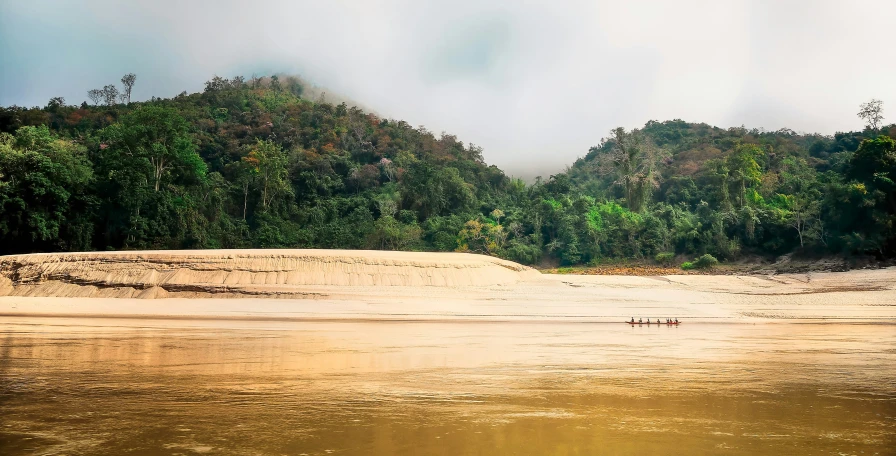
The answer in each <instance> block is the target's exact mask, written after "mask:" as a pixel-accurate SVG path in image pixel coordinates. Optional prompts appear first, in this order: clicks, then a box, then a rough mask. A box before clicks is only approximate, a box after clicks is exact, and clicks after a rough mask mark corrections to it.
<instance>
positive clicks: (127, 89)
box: [121, 73, 137, 103]
mask: <svg viewBox="0 0 896 456" xmlns="http://www.w3.org/2000/svg"><path fill="white" fill-rule="evenodd" d="M136 81H137V75H136V74H134V73H128V74H126V75H124V76H122V77H121V85H122V86H123V87H124V92H122V97H123V100H122V101H123V103H130V102H131V90H133V88H134V82H136Z"/></svg>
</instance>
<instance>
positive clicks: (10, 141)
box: [0, 125, 93, 253]
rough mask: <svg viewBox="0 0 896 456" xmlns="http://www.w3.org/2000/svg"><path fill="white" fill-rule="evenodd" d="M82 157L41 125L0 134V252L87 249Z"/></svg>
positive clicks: (86, 173) (88, 172) (89, 176)
mask: <svg viewBox="0 0 896 456" xmlns="http://www.w3.org/2000/svg"><path fill="white" fill-rule="evenodd" d="M85 152H86V151H85V149H84V147H83V146H80V145H77V144H75V143H73V142H71V141H65V140H62V139H59V138H58V137H57V136H56V135H54V134H53V133H51V132H50V130H49V129H48V128H47V127H46V126H44V125H42V126H40V127H22V128H20V129H19V130H18V131H16V135H15V136H14V137H13V136H12V135H9V134H7V133H0V246H2V247H0V253H14V252H22V251H34V250H38V251H40V250H57V249H63V250H66V249H87V248H89V245H90V235H91V230H92V227H91V223H90V221H89V218H88V216H89V213H88V207H89V205H90V202H89V199H90V198H89V196H88V194H87V192H88V187H89V184H90V183H91V181H92V180H93V171H92V167H91V164H90V161H89V160H88V159H87V154H86V153H85Z"/></svg>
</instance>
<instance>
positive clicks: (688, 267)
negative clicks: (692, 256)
mask: <svg viewBox="0 0 896 456" xmlns="http://www.w3.org/2000/svg"><path fill="white" fill-rule="evenodd" d="M681 269H684V270H685V271H690V270H691V269H694V263H691V262H690V261H685V262H684V263H681Z"/></svg>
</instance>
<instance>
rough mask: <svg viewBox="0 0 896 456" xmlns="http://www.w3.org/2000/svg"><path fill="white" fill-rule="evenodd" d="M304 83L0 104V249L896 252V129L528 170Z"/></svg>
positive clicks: (635, 140) (655, 139) (614, 146)
mask: <svg viewBox="0 0 896 456" xmlns="http://www.w3.org/2000/svg"><path fill="white" fill-rule="evenodd" d="M131 83H133V81H131ZM109 87H110V86H107V87H106V88H105V90H107V91H108V90H109ZM113 88H114V87H113ZM304 91H305V86H304V84H303V83H302V82H301V81H300V80H299V79H296V78H291V77H279V78H278V77H276V76H275V77H272V78H261V79H252V80H248V81H247V80H244V79H243V78H234V79H229V80H228V79H222V78H217V77H216V78H214V79H212V80H211V81H208V82H207V83H206V88H205V90H204V91H203V92H202V93H194V94H186V93H182V94H181V95H179V96H177V97H174V98H171V99H156V98H153V99H152V100H150V101H146V102H125V101H126V100H127V98H126V97H123V96H120V95H118V94H117V91H116V93H107V95H109V96H107V97H104V96H103V91H99V90H98V91H93V92H92V93H91V96H92V98H94V99H95V101H96V103H95V104H94V105H88V104H86V103H84V104H82V105H81V106H69V105H66V104H65V102H64V100H61V99H53V100H51V101H50V103H48V105H47V106H46V107H44V108H30V109H26V108H20V107H15V106H13V107H9V108H0V132H2V133H0V135H2V136H0V253H4V254H7V253H22V252H37V251H59V250H107V249H114V250H118V249H173V248H243V247H318V248H369V249H396V250H436V251H454V250H460V251H473V252H479V253H486V254H491V255H497V256H501V257H504V258H508V259H512V260H515V261H520V262H523V263H529V264H532V263H538V262H540V261H543V260H546V259H553V260H556V261H559V262H560V263H562V264H582V263H589V262H595V261H599V260H601V259H603V258H644V257H646V258H654V257H657V256H658V259H659V260H661V261H665V262H668V261H671V258H672V257H673V256H674V255H675V254H678V255H686V256H689V257H696V256H699V255H704V254H710V255H712V256H714V257H717V258H719V259H722V260H733V259H737V258H739V257H741V256H743V255H747V254H750V255H762V256H773V255H779V254H782V253H788V252H791V251H794V250H798V251H802V252H806V253H815V254H832V253H833V254H854V253H863V254H872V255H875V256H877V257H879V258H881V259H885V258H892V257H893V256H894V255H896V234H894V220H896V185H894V179H896V147H894V142H893V140H892V139H890V138H891V137H893V136H894V134H896V126H891V127H885V128H867V129H866V130H865V131H863V132H851V133H837V134H836V135H834V136H821V135H802V134H797V133H794V132H793V131H789V130H781V131H776V132H764V131H758V130H747V129H744V128H730V129H720V128H717V127H711V126H709V125H705V124H691V123H686V122H683V121H680V120H675V121H668V122H653V121H651V122H648V123H647V125H645V126H644V128H641V129H638V130H634V131H625V130H623V129H616V130H614V131H613V132H611V133H610V135H609V136H608V137H607V138H606V139H604V140H602V141H601V142H600V143H599V144H598V145H597V146H595V147H593V148H592V149H591V150H590V151H588V153H587V155H585V156H584V157H583V158H581V159H579V160H578V161H576V162H575V163H574V164H573V165H572V166H571V167H570V168H569V169H568V170H567V172H565V173H561V174H558V175H555V176H551V178H550V179H548V180H546V181H543V182H542V181H539V182H536V183H535V184H533V185H526V184H525V183H523V182H522V181H519V180H515V179H510V178H508V177H507V176H506V175H505V174H504V173H503V172H502V171H501V170H500V169H498V168H496V167H494V166H488V165H487V164H486V163H485V162H484V161H483V158H482V151H481V149H479V148H478V147H475V146H473V145H471V144H464V143H463V142H461V141H460V140H458V139H457V138H455V137H454V136H451V135H447V134H442V135H439V136H437V135H434V134H433V133H431V132H429V131H427V130H425V129H424V128H422V127H420V128H413V127H411V126H410V125H409V124H407V123H406V122H403V121H397V120H392V119H384V118H380V117H378V116H376V115H374V114H371V113H367V112H364V111H363V110H361V109H358V108H355V107H349V106H348V105H346V104H345V103H341V104H331V103H327V102H325V101H323V100H322V99H319V100H317V101H312V100H308V99H306V98H303V96H302V95H303V93H304ZM116 95H117V97H116ZM103 100H104V101H105V103H103V104H102V105H100V101H103ZM598 136H599V134H598V133H596V134H595V137H598ZM707 261H709V260H707Z"/></svg>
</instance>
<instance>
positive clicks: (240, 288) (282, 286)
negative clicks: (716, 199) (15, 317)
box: [0, 250, 539, 299]
mask: <svg viewBox="0 0 896 456" xmlns="http://www.w3.org/2000/svg"><path fill="white" fill-rule="evenodd" d="M538 276H539V273H538V272H537V271H535V270H534V269H532V268H529V267H526V266H522V265H520V264H517V263H513V262H510V261H505V260H501V259H498V258H492V257H488V256H483V255H473V254H464V253H424V252H382V251H361V250H190V251H132V252H85V253H54V254H31V255H10V256H4V257H0V296H53V297H121V298H148V299H152V298H164V297H174V296H178V297H184V296H188V297H203V296H208V297H211V296H214V297H235V296H255V297H258V296H265V297H288V298H295V297H304V298H308V297H311V298H313V297H316V296H320V293H318V292H315V291H310V290H309V288H313V286H323V285H328V286H429V287H476V286H492V285H508V284H513V283H517V282H520V281H525V280H529V279H534V278H537V277H538Z"/></svg>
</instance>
